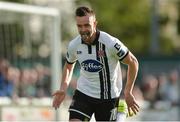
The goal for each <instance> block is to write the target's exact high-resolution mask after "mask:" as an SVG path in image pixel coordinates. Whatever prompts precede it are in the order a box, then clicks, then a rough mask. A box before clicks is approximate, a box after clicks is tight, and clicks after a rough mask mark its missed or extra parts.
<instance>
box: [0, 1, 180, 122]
mask: <svg viewBox="0 0 180 122" xmlns="http://www.w3.org/2000/svg"><path fill="white" fill-rule="evenodd" d="M81 5H87V6H90V7H91V8H93V9H94V11H95V13H96V18H97V20H98V28H99V29H100V30H103V31H106V32H108V33H110V34H111V35H113V36H115V37H117V38H119V39H120V40H121V41H122V42H123V43H124V44H125V45H126V46H127V47H128V48H129V50H131V52H133V53H134V54H135V56H136V57H137V58H138V60H139V64H140V69H139V74H138V77H137V80H136V84H135V88H134V91H133V92H134V95H135V96H136V98H137V100H138V102H139V103H140V106H141V111H140V112H139V114H138V115H137V116H135V117H132V118H127V121H131V120H132V121H180V116H179V115H180V90H179V89H180V0H138V1H137V0H119V1H117V0H111V1H109V0H0V120H1V121H25V120H32V121H33V120H34V121H38V120H43V121H55V120H64V121H67V120H68V106H69V104H70V102H71V98H72V95H73V91H74V89H75V88H76V80H77V78H78V76H79V69H78V68H79V65H78V64H77V65H76V67H75V70H74V74H73V78H72V81H71V83H70V86H69V89H68V93H67V97H66V100H65V101H64V102H63V104H62V106H61V107H60V109H59V110H58V111H55V110H54V109H53V108H52V107H51V104H52V96H51V94H52V92H53V91H55V90H56V89H58V88H59V85H60V80H59V79H60V77H61V70H62V66H63V64H64V61H65V54H66V50H67V49H66V47H67V45H68V43H69V41H70V40H71V39H72V38H74V37H75V36H76V35H77V34H78V33H77V29H76V23H75V19H74V11H75V9H76V7H77V6H81ZM126 69H127V67H126V66H124V65H123V67H122V73H123V79H124V84H125V82H126ZM32 114H33V117H32Z"/></svg>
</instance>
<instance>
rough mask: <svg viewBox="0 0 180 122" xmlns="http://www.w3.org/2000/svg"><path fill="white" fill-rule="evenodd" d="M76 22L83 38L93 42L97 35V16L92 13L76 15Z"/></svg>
mask: <svg viewBox="0 0 180 122" xmlns="http://www.w3.org/2000/svg"><path fill="white" fill-rule="evenodd" d="M76 23H77V28H78V31H79V34H80V35H81V38H82V40H83V41H84V42H85V43H88V44H89V43H91V42H92V39H93V36H94V35H95V32H96V23H97V22H96V20H95V17H94V16H92V15H86V16H82V17H79V16H77V17H76Z"/></svg>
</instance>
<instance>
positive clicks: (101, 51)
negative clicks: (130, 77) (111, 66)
mask: <svg viewBox="0 0 180 122" xmlns="http://www.w3.org/2000/svg"><path fill="white" fill-rule="evenodd" d="M97 54H98V57H104V56H105V52H104V50H99V51H98V52H97Z"/></svg>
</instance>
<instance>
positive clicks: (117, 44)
mask: <svg viewBox="0 0 180 122" xmlns="http://www.w3.org/2000/svg"><path fill="white" fill-rule="evenodd" d="M111 48H112V52H113V55H114V56H115V57H116V58H117V59H118V60H120V61H122V60H123V59H124V58H125V57H126V56H127V54H128V52H129V50H128V48H127V47H126V46H125V45H124V44H123V43H122V42H121V41H120V40H118V39H117V38H114V40H113V43H112V47H111Z"/></svg>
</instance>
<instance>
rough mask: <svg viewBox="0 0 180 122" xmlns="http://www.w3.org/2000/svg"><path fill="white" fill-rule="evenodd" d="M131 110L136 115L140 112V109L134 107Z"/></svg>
mask: <svg viewBox="0 0 180 122" xmlns="http://www.w3.org/2000/svg"><path fill="white" fill-rule="evenodd" d="M131 110H132V111H133V113H134V114H137V113H138V112H139V109H138V108H137V107H136V106H132V107H131Z"/></svg>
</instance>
